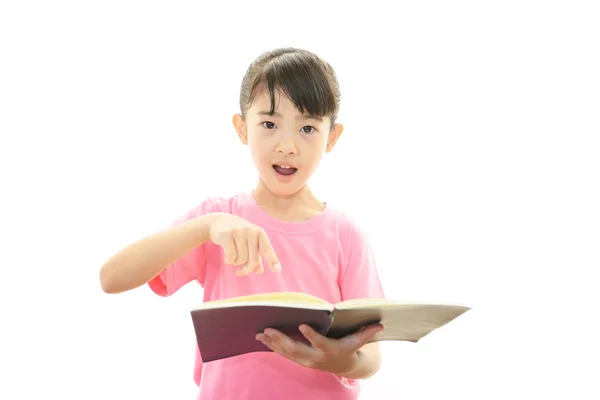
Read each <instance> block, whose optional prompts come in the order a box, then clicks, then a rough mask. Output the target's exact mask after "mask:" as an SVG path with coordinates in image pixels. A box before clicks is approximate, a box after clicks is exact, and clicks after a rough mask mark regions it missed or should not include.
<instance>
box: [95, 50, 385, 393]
mask: <svg viewBox="0 0 600 400" xmlns="http://www.w3.org/2000/svg"><path fill="white" fill-rule="evenodd" d="M339 102H340V92H339V87H338V82H337V79H336V76H335V73H334V71H333V69H332V68H331V67H330V65H329V64H328V63H326V62H325V61H323V60H322V59H321V58H319V57H318V56H316V55H315V54H313V53H311V52H309V51H305V50H300V49H293V48H286V49H277V50H274V51H270V52H267V53H264V54H262V55H261V56H260V57H259V58H258V59H257V60H255V61H254V62H253V63H252V64H251V65H250V67H249V69H248V71H247V72H246V75H245V76H244V78H243V81H242V86H241V93H240V113H239V114H236V115H234V117H233V125H234V127H235V131H236V132H237V135H238V137H239V139H240V141H241V142H242V144H244V145H247V146H248V148H249V150H250V154H251V156H252V160H253V162H254V164H255V166H256V169H257V171H258V176H259V179H258V184H257V186H256V188H255V189H254V190H253V191H251V192H249V193H242V194H239V195H236V196H233V197H231V198H222V197H210V198H206V199H205V200H204V201H203V202H201V203H200V204H199V205H198V206H197V207H196V208H194V209H193V210H191V211H190V212H188V213H187V214H185V215H184V216H183V217H181V218H179V219H178V220H177V221H176V222H175V224H174V226H173V227H172V228H171V229H168V230H165V231H162V232H159V233H157V234H154V235H151V236H148V237H146V238H143V239H141V240H139V241H137V242H135V243H133V244H131V245H129V246H128V247H126V248H125V249H123V250H121V251H120V252H119V253H117V254H115V255H114V256H113V257H111V258H110V259H109V260H108V261H106V263H105V264H104V265H103V266H102V268H101V271H100V281H101V284H102V288H103V290H104V291H105V292H107V293H120V292H124V291H127V290H131V289H134V288H137V287H139V286H142V285H145V284H148V285H149V287H150V288H151V289H152V290H153V291H154V292H155V293H156V294H158V295H160V296H169V295H171V294H173V293H175V292H176V291H177V290H178V289H180V288H181V287H182V286H183V285H185V284H187V283H189V282H191V281H193V280H196V281H198V282H199V283H200V285H201V286H202V287H203V290H204V301H210V300H217V299H223V298H230V297H235V296H242V295H248V294H255V293H263V292H273V291H296V292H305V293H308V294H311V295H314V296H317V297H320V298H322V299H324V300H327V301H329V302H331V303H336V302H339V301H343V300H348V299H352V298H365V297H378V298H382V297H383V291H382V287H381V284H380V281H379V277H378V274H377V270H376V267H375V262H374V260H373V257H372V253H371V249H370V248H369V245H368V243H367V240H366V238H365V236H364V234H363V233H361V231H360V230H359V229H358V228H357V226H356V225H355V224H354V223H353V222H352V221H351V220H350V219H349V218H348V217H346V216H345V215H344V214H342V213H341V212H339V211H337V210H335V209H332V208H331V207H328V206H327V205H326V204H325V203H324V202H321V201H320V200H318V198H317V197H316V196H315V195H314V194H313V193H312V192H311V190H310V189H309V187H308V185H307V182H308V181H309V179H310V177H311V176H312V175H313V173H314V172H315V170H316V169H317V166H318V165H319V162H320V160H321V158H322V156H323V155H324V153H326V152H330V151H332V150H333V148H334V147H335V144H336V142H337V140H338V139H339V137H340V135H341V133H342V130H343V127H342V125H341V124H340V123H338V122H337V121H336V116H337V113H338V109H339ZM266 267H268V268H266ZM299 329H300V331H301V332H302V334H304V336H306V338H307V339H308V341H309V342H310V343H311V344H312V346H309V345H305V344H303V343H300V342H297V341H295V340H292V339H291V338H290V337H288V336H285V335H284V334H282V333H281V332H279V331H277V330H274V329H267V330H265V332H264V334H259V335H257V336H256V340H258V341H260V342H262V343H263V344H264V346H266V347H265V349H266V350H268V349H270V350H272V351H268V352H259V353H251V354H246V355H242V356H238V357H232V358H229V359H225V360H219V361H213V362H210V363H207V364H204V365H203V364H202V361H201V358H200V354H199V351H198V350H197V351H196V362H195V370H194V378H195V381H196V383H197V384H198V386H199V394H198V399H202V400H204V399H219V400H230V399H231V400H233V399H236V400H237V399H303V400H305V399H328V400H332V399H355V398H357V397H358V395H359V391H360V389H359V388H360V386H359V382H358V381H359V380H360V379H366V378H368V377H370V376H372V375H373V374H374V373H375V372H376V371H377V370H378V368H379V364H380V353H379V347H378V345H377V344H376V343H369V344H365V343H366V342H367V341H368V339H369V338H370V337H372V336H373V335H375V334H376V333H377V332H379V331H380V330H381V329H382V327H381V326H380V325H374V326H371V327H368V328H367V329H365V330H362V331H361V332H359V333H356V334H354V335H350V336H347V337H345V338H342V339H338V340H331V339H328V338H325V337H323V336H321V335H319V334H318V333H317V332H315V331H313V330H312V329H310V328H309V327H308V326H304V325H303V326H300V327H299Z"/></svg>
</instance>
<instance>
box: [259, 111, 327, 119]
mask: <svg viewBox="0 0 600 400" xmlns="http://www.w3.org/2000/svg"><path fill="white" fill-rule="evenodd" d="M258 115H268V116H275V117H279V118H281V117H282V115H281V114H280V113H278V112H277V111H275V112H273V113H270V112H269V111H259V112H258ZM296 119H314V120H317V121H323V118H321V117H317V116H314V115H310V114H301V115H298V116H297V117H296Z"/></svg>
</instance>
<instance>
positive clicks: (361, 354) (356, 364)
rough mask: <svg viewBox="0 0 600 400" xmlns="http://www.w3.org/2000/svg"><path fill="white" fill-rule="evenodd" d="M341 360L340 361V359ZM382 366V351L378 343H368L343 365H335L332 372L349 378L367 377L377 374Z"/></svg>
mask: <svg viewBox="0 0 600 400" xmlns="http://www.w3.org/2000/svg"><path fill="white" fill-rule="evenodd" d="M338 362H339V361H338ZM380 366H381V352H380V351H379V344H378V343H367V344H365V345H364V346H362V347H361V348H360V349H359V350H358V351H357V352H356V353H355V355H354V357H353V358H352V359H351V361H346V362H344V363H343V364H341V365H337V366H335V365H333V366H331V367H330V368H329V369H331V370H333V371H330V372H334V373H335V371H336V370H337V371H340V372H338V373H337V375H339V376H342V377H344V378H348V379H367V378H370V377H372V376H373V375H375V373H377V371H378V370H379V367H380Z"/></svg>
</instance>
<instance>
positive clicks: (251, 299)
mask: <svg viewBox="0 0 600 400" xmlns="http://www.w3.org/2000/svg"><path fill="white" fill-rule="evenodd" d="M243 306H273V307H292V308H306V309H316V310H327V311H331V310H332V309H333V305H332V304H330V303H328V302H327V301H325V300H322V299H319V298H318V297H315V296H311V295H309V294H305V293H299V292H273V293H260V294H252V295H247V296H241V297H233V298H230V299H223V300H215V301H208V302H205V303H203V304H201V305H199V306H197V307H195V308H194V309H195V310H201V309H209V308H224V307H243Z"/></svg>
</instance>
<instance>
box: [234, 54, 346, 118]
mask: <svg viewBox="0 0 600 400" xmlns="http://www.w3.org/2000/svg"><path fill="white" fill-rule="evenodd" d="M265 89H266V90H267V91H268V93H269V96H270V98H271V110H270V113H273V112H274V111H275V91H276V90H278V91H280V92H281V93H282V94H284V95H286V96H287V97H289V99H290V100H291V101H292V103H293V104H294V106H295V107H296V108H297V109H298V111H300V112H302V113H303V114H307V115H310V116H313V117H318V118H323V117H330V118H331V126H332V128H333V125H334V124H335V120H336V118H337V114H338V111H339V105H340V89H339V84H338V81H337V78H336V76H335V72H334V70H333V68H332V67H331V66H330V65H329V64H328V63H327V62H326V61H324V60H323V59H321V58H320V57H318V56H317V55H316V54H314V53H312V52H310V51H307V50H303V49H297V48H289V47H288V48H280V49H275V50H271V51H268V52H265V53H263V54H261V55H260V56H259V57H258V58H257V59H256V60H255V61H254V62H253V63H252V64H250V67H248V70H247V71H246V74H245V75H244V79H243V80H242V87H241V90H240V111H241V114H242V116H243V117H244V118H245V116H246V112H247V111H248V109H249V108H250V107H251V105H252V102H253V101H254V98H255V97H256V95H257V94H259V93H260V92H261V91H262V90H265Z"/></svg>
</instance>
